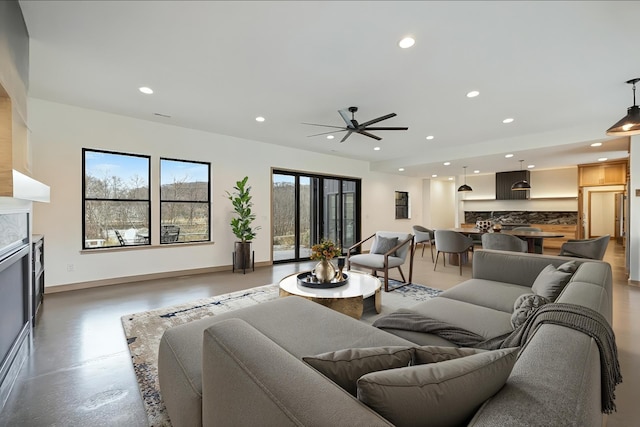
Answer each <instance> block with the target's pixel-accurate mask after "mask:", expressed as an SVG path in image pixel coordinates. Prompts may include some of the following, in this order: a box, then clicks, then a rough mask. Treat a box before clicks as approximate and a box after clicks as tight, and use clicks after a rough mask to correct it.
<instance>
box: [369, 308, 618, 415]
mask: <svg viewBox="0 0 640 427" xmlns="http://www.w3.org/2000/svg"><path fill="white" fill-rule="evenodd" d="M545 323H550V324H554V325H560V326H565V327H568V328H572V329H575V330H577V331H580V332H582V333H584V334H587V335H588V336H590V337H591V338H593V339H594V340H595V342H596V343H597V344H598V350H599V352H600V375H601V377H602V378H601V379H602V412H603V413H605V414H610V413H611V412H613V411H615V410H616V406H615V403H614V400H615V388H616V386H617V385H618V384H620V383H621V382H622V375H621V373H620V364H619V363H618V350H617V346H616V342H615V335H614V333H613V330H612V329H611V326H610V325H609V323H608V322H607V321H606V319H605V318H604V317H602V315H601V314H600V313H598V312H597V311H594V310H591V309H590V308H588V307H584V306H581V305H575V304H565V303H550V304H545V305H543V306H541V307H540V308H538V309H537V310H535V311H534V312H533V313H532V314H531V315H530V316H529V318H527V320H526V321H525V322H524V323H523V324H522V325H520V326H519V327H518V328H516V329H514V330H513V332H510V333H507V334H505V335H502V336H499V337H495V338H491V339H488V340H485V339H484V337H482V336H481V335H478V334H476V333H474V332H471V331H467V330H465V329H462V328H459V327H457V326H454V325H449V324H447V323H444V322H441V321H439V320H435V319H430V318H428V317H425V316H422V315H420V314H417V313H414V312H411V311H409V310H399V311H397V312H395V313H392V314H390V315H388V316H385V317H381V318H380V319H378V320H376V321H375V322H374V323H373V326H376V327H378V328H388V329H401V330H408V331H416V332H426V333H431V334H434V335H438V336H440V337H442V338H444V339H446V340H448V341H450V342H452V343H453V344H455V345H458V346H460V347H475V348H484V349H488V350H493V349H498V348H507V347H523V346H526V345H527V343H528V342H529V340H531V338H532V337H533V335H534V334H535V332H536V330H537V329H538V328H539V327H540V326H541V325H543V324H545Z"/></svg>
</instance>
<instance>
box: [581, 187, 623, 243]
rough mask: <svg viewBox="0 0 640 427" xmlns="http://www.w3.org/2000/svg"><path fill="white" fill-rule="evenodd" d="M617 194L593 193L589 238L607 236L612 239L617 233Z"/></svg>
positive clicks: (591, 194)
mask: <svg viewBox="0 0 640 427" xmlns="http://www.w3.org/2000/svg"><path fill="white" fill-rule="evenodd" d="M614 194H615V193H613V192H600V191H598V192H595V191H593V192H591V193H590V196H591V224H590V225H591V228H590V234H589V235H588V236H587V237H599V236H604V235H606V234H609V235H611V236H612V237H613V236H615V235H616V231H615V207H616V200H615V195H614Z"/></svg>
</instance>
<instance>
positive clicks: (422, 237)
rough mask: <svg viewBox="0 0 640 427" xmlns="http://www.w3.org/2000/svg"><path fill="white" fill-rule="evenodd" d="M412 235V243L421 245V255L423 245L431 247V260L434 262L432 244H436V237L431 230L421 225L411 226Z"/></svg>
mask: <svg viewBox="0 0 640 427" xmlns="http://www.w3.org/2000/svg"><path fill="white" fill-rule="evenodd" d="M413 235H414V236H415V241H414V244H415V246H416V247H418V245H421V246H422V256H424V247H425V246H426V245H429V249H431V262H434V258H433V245H435V244H436V238H435V235H434V233H433V230H430V229H428V228H426V227H423V226H421V225H414V226H413Z"/></svg>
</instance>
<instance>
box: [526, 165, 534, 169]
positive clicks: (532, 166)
mask: <svg viewBox="0 0 640 427" xmlns="http://www.w3.org/2000/svg"><path fill="white" fill-rule="evenodd" d="M535 167H536V165H529V166H527V168H529V169H533V168H535Z"/></svg>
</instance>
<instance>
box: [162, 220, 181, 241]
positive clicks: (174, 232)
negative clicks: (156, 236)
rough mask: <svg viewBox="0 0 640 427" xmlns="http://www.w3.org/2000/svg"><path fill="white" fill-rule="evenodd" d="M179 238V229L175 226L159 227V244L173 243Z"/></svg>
mask: <svg viewBox="0 0 640 427" xmlns="http://www.w3.org/2000/svg"><path fill="white" fill-rule="evenodd" d="M179 236H180V227H179V226H177V225H170V224H169V225H163V226H161V227H160V243H175V242H177V241H178V237H179Z"/></svg>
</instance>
